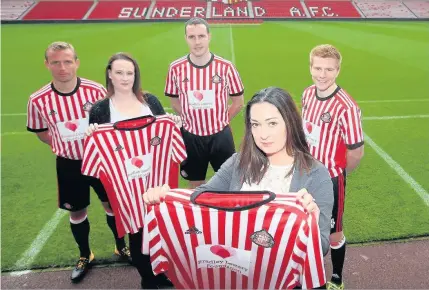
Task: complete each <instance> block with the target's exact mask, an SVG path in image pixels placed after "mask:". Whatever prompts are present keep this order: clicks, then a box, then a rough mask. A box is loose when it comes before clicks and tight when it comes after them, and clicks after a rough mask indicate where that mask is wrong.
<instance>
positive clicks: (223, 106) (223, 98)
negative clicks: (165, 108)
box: [165, 54, 244, 136]
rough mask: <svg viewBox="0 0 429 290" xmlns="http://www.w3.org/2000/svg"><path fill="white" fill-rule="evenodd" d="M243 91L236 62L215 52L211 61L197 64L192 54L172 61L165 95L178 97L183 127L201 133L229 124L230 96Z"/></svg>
mask: <svg viewBox="0 0 429 290" xmlns="http://www.w3.org/2000/svg"><path fill="white" fill-rule="evenodd" d="M243 93H244V87H243V83H242V81H241V78H240V75H239V74H238V71H237V69H236V68H235V66H234V65H233V64H232V63H231V62H230V61H227V60H226V59H223V58H221V57H219V56H217V55H214V54H212V57H211V59H210V61H209V63H208V64H207V65H205V66H197V65H195V64H193V63H192V62H191V59H190V57H189V55H187V56H184V57H182V58H179V59H178V60H176V61H174V62H172V63H171V65H170V68H169V70H168V75H167V81H166V84H165V95H166V96H169V97H172V98H179V99H180V105H181V108H182V116H181V117H182V120H183V128H184V129H185V130H186V131H188V132H190V133H192V134H194V135H198V136H208V135H213V134H215V133H218V132H220V131H221V130H222V129H223V128H225V126H227V125H228V124H229V121H230V120H229V116H228V99H229V97H230V96H231V97H234V96H241V95H242V94H243Z"/></svg>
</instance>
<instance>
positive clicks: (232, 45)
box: [229, 24, 235, 65]
mask: <svg viewBox="0 0 429 290" xmlns="http://www.w3.org/2000/svg"><path fill="white" fill-rule="evenodd" d="M229 43H230V45H231V58H232V59H231V61H232V63H233V64H234V65H235V50H234V37H233V36H232V26H231V24H230V25H229Z"/></svg>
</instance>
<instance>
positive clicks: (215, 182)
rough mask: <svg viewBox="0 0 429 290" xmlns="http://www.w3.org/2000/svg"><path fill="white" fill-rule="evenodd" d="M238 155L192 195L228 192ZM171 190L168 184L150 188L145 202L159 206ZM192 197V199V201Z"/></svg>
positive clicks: (146, 193)
mask: <svg viewBox="0 0 429 290" xmlns="http://www.w3.org/2000/svg"><path fill="white" fill-rule="evenodd" d="M236 158H237V154H234V155H232V156H231V157H230V158H229V159H228V160H226V161H225V162H224V164H222V166H221V167H220V169H219V170H218V171H217V172H216V173H215V175H213V177H212V178H210V180H209V181H208V182H207V183H206V184H203V185H201V186H198V187H197V188H195V191H194V192H193V193H192V197H194V196H195V195H197V194H199V193H201V192H203V191H227V190H229V187H230V185H231V180H232V174H233V172H234V165H235V164H236V162H235V161H236ZM169 190H170V187H169V185H168V184H164V185H162V186H157V187H154V188H149V189H148V190H147V191H146V192H145V193H144V194H143V200H144V202H145V203H146V204H158V203H160V202H161V201H162V200H163V199H164V197H165V195H166V194H167V192H168V191H169ZM192 197H191V199H192Z"/></svg>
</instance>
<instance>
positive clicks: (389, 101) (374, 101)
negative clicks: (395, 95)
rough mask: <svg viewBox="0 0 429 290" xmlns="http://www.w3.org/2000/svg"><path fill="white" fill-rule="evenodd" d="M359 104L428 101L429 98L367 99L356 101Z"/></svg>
mask: <svg viewBox="0 0 429 290" xmlns="http://www.w3.org/2000/svg"><path fill="white" fill-rule="evenodd" d="M357 102H358V103H359V104H362V103H411V102H429V99H408V100H367V101H357Z"/></svg>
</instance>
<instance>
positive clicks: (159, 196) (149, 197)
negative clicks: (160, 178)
mask: <svg viewBox="0 0 429 290" xmlns="http://www.w3.org/2000/svg"><path fill="white" fill-rule="evenodd" d="M168 191H170V186H168V184H164V185H163V186H158V187H154V188H149V190H148V191H146V192H145V193H144V194H143V201H144V203H146V204H158V203H160V202H161V201H163V200H164V197H165V195H166V194H167V192H168Z"/></svg>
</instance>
